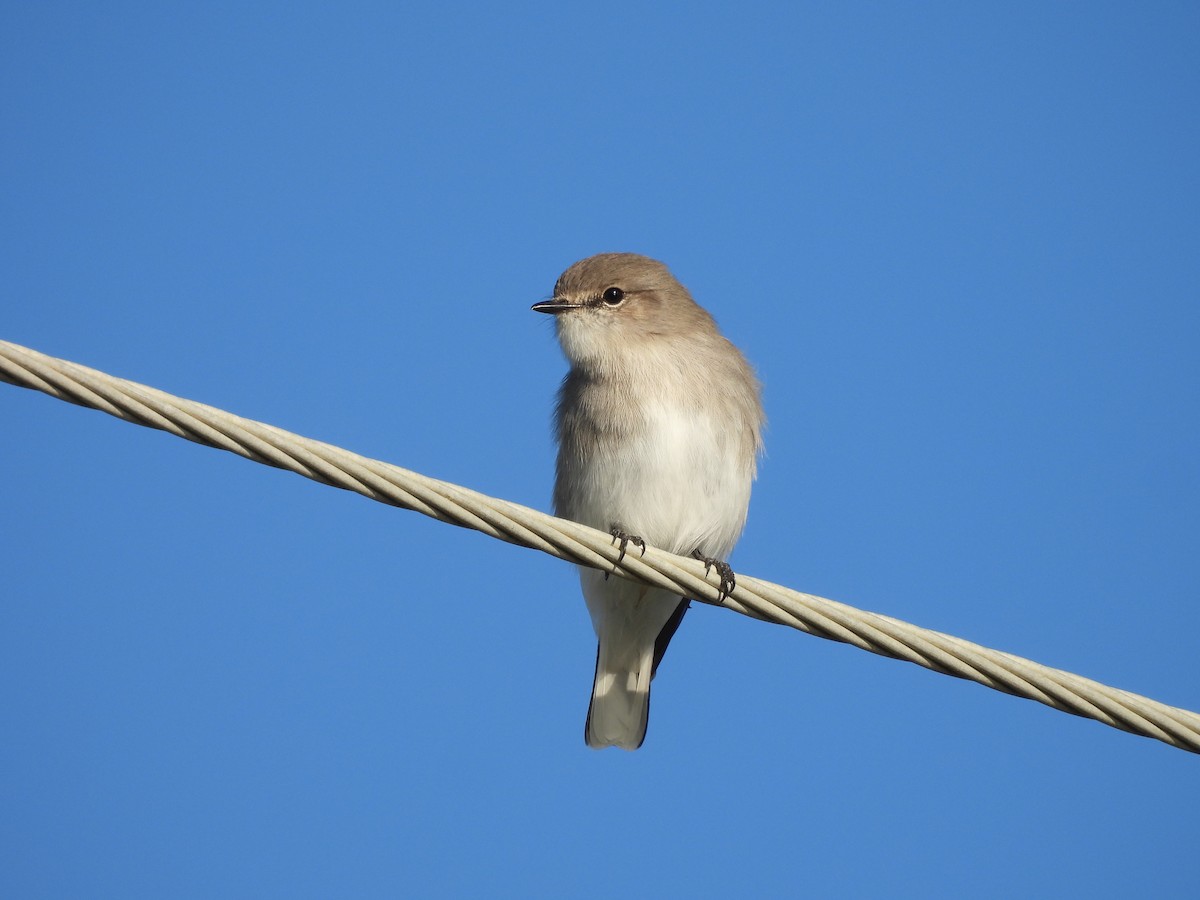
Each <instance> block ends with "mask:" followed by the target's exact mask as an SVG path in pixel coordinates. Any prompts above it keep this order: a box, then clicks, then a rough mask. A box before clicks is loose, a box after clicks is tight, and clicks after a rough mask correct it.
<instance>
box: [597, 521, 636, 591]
mask: <svg viewBox="0 0 1200 900" xmlns="http://www.w3.org/2000/svg"><path fill="white" fill-rule="evenodd" d="M608 533H609V534H611V535H612V539H613V543H614V544H615V543H617V542H618V541H620V543H621V552H620V553H619V554H618V555H617V561H616V562H615V563H614V564H613V572H615V571H617V566H619V565H620V564H621V560H623V559H624V558H625V548H626V547H628V546H629V545H630V544H633V546H635V547H641V548H642V556H645V555H646V542H645V541H643V540H642V539H641V538H640V537H638V536H637V535H633V534H626V533H625V532H624V531H622V530H621V528H620V526H618V525H614V526H613V527H612V528H610V529H608ZM609 574H610V573H608V572H605V573H604V580H605V581H608V576H609Z"/></svg>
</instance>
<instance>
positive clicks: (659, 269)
mask: <svg viewBox="0 0 1200 900" xmlns="http://www.w3.org/2000/svg"><path fill="white" fill-rule="evenodd" d="M533 309H535V310H537V311H538V312H544V313H552V314H553V315H554V316H555V320H556V324H557V331H558V340H559V343H560V344H561V346H562V349H563V353H564V354H565V355H566V357H567V360H568V362H569V363H570V365H571V368H570V371H569V372H568V373H567V376H566V378H565V379H564V380H563V383H562V388H561V389H560V390H559V394H558V406H557V410H556V414H555V423H556V430H557V436H558V445H559V447H558V467H557V469H558V471H557V478H556V481H555V485H554V509H555V512H556V513H557V514H558V515H560V516H562V517H564V518H567V519H572V520H573V521H576V522H581V523H583V524H585V525H590V526H592V527H594V528H599V529H602V530H605V531H611V532H612V534H613V536H614V539H615V540H620V541H621V545H622V548H623V549H624V548H625V546H626V545H632V546H633V547H639V546H644V543H648V544H651V545H653V546H655V547H659V548H661V549H663V550H669V551H671V552H673V553H681V554H693V555H695V556H697V557H698V558H701V559H705V560H706V561H707V562H709V563H712V564H714V565H716V566H717V570H718V571H719V572H720V573H721V579H722V586H723V587H724V588H726V589H728V588H729V587H731V586H732V580H733V573H732V571H731V570H730V569H729V567H728V565H727V564H726V563H724V562H723V561H724V560H725V559H726V558H727V557H728V555H729V553H730V551H732V550H733V545H734V544H735V543H736V541H737V539H738V536H739V535H740V534H741V532H742V528H743V526H744V525H745V522H746V511H747V508H748V506H749V503H750V484H751V482H752V481H753V480H754V476H755V464H756V458H757V456H758V453H759V452H760V451H761V447H762V437H761V432H762V427H763V423H764V419H763V410H762V404H761V400H760V391H759V385H758V381H757V379H756V378H755V376H754V372H753V371H752V370H751V368H750V366H749V364H748V363H747V362H746V360H745V359H744V358H743V356H742V354H741V353H740V352H739V351H738V349H737V348H736V347H734V346H733V344H731V343H730V342H729V341H728V340H727V339H726V338H724V337H723V336H722V335H721V333H720V331H718V330H717V325H716V323H715V322H714V321H713V318H712V316H710V315H709V314H708V313H707V312H706V311H705V310H704V309H702V308H701V307H700V306H699V305H697V303H696V302H695V301H694V300H693V299H692V297H691V295H690V294H689V293H688V292H687V289H686V288H684V286H683V285H682V284H680V283H679V282H678V281H676V280H675V278H674V276H672V275H671V273H670V271H668V269H667V267H666V266H664V265H663V264H662V263H660V262H658V261H656V260H653V259H649V258H647V257H645V256H638V255H636V254H633V253H602V254H600V255H598V256H592V257H589V258H588V259H584V260H581V261H580V262H577V263H575V264H574V265H573V266H571V267H570V268H569V269H567V270H566V271H565V272H563V274H562V276H561V277H560V278H559V279H558V283H557V284H556V285H555V286H554V296H553V298H552V299H550V300H547V301H545V302H542V303H537V304H534V306H533ZM630 552H637V551H636V550H634V549H631V550H630ZM579 578H580V582H581V583H582V587H583V596H584V599H585V600H586V601H587V605H588V611H589V612H590V613H591V617H592V624H593V626H594V627H595V630H596V636H597V638H598V640H599V646H598V648H597V653H596V678H595V683H594V685H593V687H592V702H591V706H590V707H589V709H588V717H587V723H586V726H585V738H586V740H587V743H588V746H590V747H609V746H617V747H623V748H624V749H626V750H636V749H637V748H638V747H640V746H641V744H642V741H643V740H645V737H646V725H647V722H648V718H649V712H650V680H651V679H652V678H653V677H654V673H655V671H656V670H657V669H658V664H659V662H660V661H661V660H662V655H663V653H664V651H665V650H666V649H667V644H668V642H669V641H670V640H671V637H672V636H673V635H674V634H675V631H676V629H677V628H678V627H679V623H680V622H681V621H682V619H683V615H684V613H685V612H686V611H687V608H688V602H689V601H688V600H687V599H686V598H684V597H680V596H677V595H675V594H672V593H670V592H669V591H665V590H662V589H660V588H651V587H647V586H645V585H641V584H637V583H635V582H632V581H627V580H625V579H623V578H612V579H609V578H608V577H607V576H606V575H605V573H603V572H599V571H597V570H595V569H590V568H585V567H580V571H579Z"/></svg>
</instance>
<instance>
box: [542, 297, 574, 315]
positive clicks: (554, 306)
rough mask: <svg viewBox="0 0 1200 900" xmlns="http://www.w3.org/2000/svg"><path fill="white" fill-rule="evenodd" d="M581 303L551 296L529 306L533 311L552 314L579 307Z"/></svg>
mask: <svg viewBox="0 0 1200 900" xmlns="http://www.w3.org/2000/svg"><path fill="white" fill-rule="evenodd" d="M581 305H582V304H579V303H572V302H570V301H569V300H564V299H563V298H562V297H552V298H551V299H549V300H543V301H542V302H541V303H535V304H533V306H531V307H529V308H530V309H532V310H533V311H534V312H540V313H553V314H554V315H558V314H559V313H564V312H567V310H571V309H579V307H580V306H581Z"/></svg>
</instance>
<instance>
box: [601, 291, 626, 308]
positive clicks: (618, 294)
mask: <svg viewBox="0 0 1200 900" xmlns="http://www.w3.org/2000/svg"><path fill="white" fill-rule="evenodd" d="M601 299H602V300H603V301H604V302H605V303H607V304H608V305H609V306H620V305H621V301H622V300H624V299H625V292H624V291H623V290H621V289H620V288H619V287H610V288H609V289H608V290H607V291H605V292H604V296H603V297H602V298H601Z"/></svg>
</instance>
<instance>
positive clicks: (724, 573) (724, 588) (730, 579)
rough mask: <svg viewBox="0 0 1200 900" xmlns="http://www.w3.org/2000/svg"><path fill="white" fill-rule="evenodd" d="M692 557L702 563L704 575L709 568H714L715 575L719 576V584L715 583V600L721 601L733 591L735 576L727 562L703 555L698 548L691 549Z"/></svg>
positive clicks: (706, 575) (735, 585) (735, 584)
mask: <svg viewBox="0 0 1200 900" xmlns="http://www.w3.org/2000/svg"><path fill="white" fill-rule="evenodd" d="M692 557H693V558H695V559H698V560H700V562H702V563H704V575H705V577H706V578H707V577H708V570H709V569H716V570H717V575H718V576H719V577H720V579H721V581H720V584H718V585H717V602H718V603H720V602H722V601H723V600H724V599H725V598H726V597H728V596H729V595H730V594H732V593H733V589H734V588H735V587H737V577H736V576H735V575H734V574H733V568H732V567H731V566H730V565H729V563H727V562H725V561H724V560H720V559H713V558H712V557H711V556H705V555H704V554H703V553H701V552H700V551H699V550H694V551H692Z"/></svg>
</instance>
